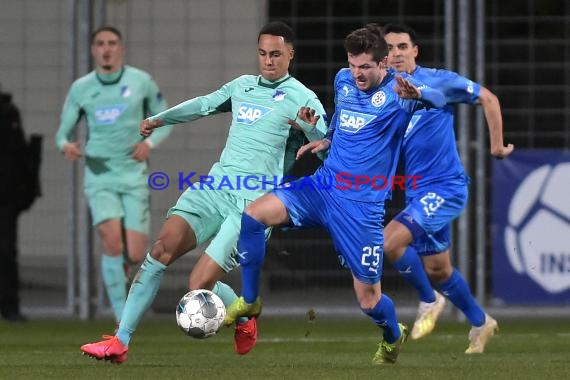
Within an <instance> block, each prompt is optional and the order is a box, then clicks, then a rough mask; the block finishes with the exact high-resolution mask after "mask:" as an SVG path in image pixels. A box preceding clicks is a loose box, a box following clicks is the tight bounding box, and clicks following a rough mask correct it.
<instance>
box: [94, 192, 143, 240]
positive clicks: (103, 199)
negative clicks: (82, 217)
mask: <svg viewBox="0 0 570 380" xmlns="http://www.w3.org/2000/svg"><path fill="white" fill-rule="evenodd" d="M85 195H86V197H87V202H88V203H89V208H90V210H91V218H92V219H93V225H94V226H96V225H98V224H100V223H102V222H104V221H106V220H109V219H122V222H123V227H124V228H125V229H126V230H133V231H137V232H141V233H143V234H146V235H148V233H149V230H150V207H149V206H150V205H149V203H150V202H149V197H150V195H149V190H148V187H146V186H145V187H140V188H134V189H132V190H130V191H128V192H123V191H116V190H114V189H111V188H104V187H97V188H86V189H85Z"/></svg>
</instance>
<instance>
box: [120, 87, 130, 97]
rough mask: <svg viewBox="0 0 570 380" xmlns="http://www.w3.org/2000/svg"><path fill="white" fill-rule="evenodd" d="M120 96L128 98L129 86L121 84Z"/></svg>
mask: <svg viewBox="0 0 570 380" xmlns="http://www.w3.org/2000/svg"><path fill="white" fill-rule="evenodd" d="M121 96H122V97H123V98H128V97H129V96H131V89H130V88H129V86H121Z"/></svg>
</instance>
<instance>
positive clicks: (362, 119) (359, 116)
mask: <svg viewBox="0 0 570 380" xmlns="http://www.w3.org/2000/svg"><path fill="white" fill-rule="evenodd" d="M374 119H376V116H374V115H368V114H365V113H360V112H352V111H347V110H344V109H343V110H341V111H340V129H342V130H343V131H346V132H352V133H356V132H358V131H359V130H361V129H362V127H364V126H365V125H367V124H369V123H370V122H371V121H372V120H374Z"/></svg>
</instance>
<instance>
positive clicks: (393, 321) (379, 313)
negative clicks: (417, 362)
mask: <svg viewBox="0 0 570 380" xmlns="http://www.w3.org/2000/svg"><path fill="white" fill-rule="evenodd" d="M362 311H363V312H364V314H366V315H368V316H369V317H370V318H372V320H373V321H374V323H376V324H377V325H378V326H380V327H382V328H383V329H384V334H383V335H384V340H386V342H388V343H394V342H395V341H397V340H398V339H399V338H400V335H401V333H400V327H399V326H398V319H397V317H396V309H395V308H394V302H392V300H391V299H390V297H388V296H387V295H386V294H382V295H381V296H380V301H378V303H377V304H376V306H374V308H373V309H362Z"/></svg>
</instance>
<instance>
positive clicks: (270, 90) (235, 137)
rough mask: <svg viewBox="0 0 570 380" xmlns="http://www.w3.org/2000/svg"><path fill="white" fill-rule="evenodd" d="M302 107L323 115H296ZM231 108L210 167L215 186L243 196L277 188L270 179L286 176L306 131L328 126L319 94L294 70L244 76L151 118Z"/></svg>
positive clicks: (312, 135)
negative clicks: (313, 118)
mask: <svg viewBox="0 0 570 380" xmlns="http://www.w3.org/2000/svg"><path fill="white" fill-rule="evenodd" d="M303 106H307V107H310V108H312V109H314V110H315V111H316V113H317V114H318V115H320V116H321V117H320V119H319V121H318V123H317V125H316V126H314V127H313V126H311V125H308V124H306V123H304V122H303V121H301V120H300V119H299V120H296V119H297V112H298V111H299V108H300V107H303ZM228 111H231V112H232V123H231V126H230V129H229V134H228V138H227V141H226V145H225V147H224V150H223V152H222V154H221V156H220V160H219V161H218V162H216V163H215V164H214V165H213V166H212V168H211V170H210V173H209V175H210V176H211V177H213V178H214V181H211V186H212V187H213V188H215V189H217V188H220V189H226V190H235V191H238V192H239V195H240V196H241V197H243V198H245V199H255V198H257V197H259V196H260V195H262V194H263V193H265V192H267V190H268V189H269V190H270V189H272V188H273V187H274V186H273V185H272V184H271V183H272V182H273V181H274V180H275V179H277V180H280V179H282V178H283V176H284V175H285V173H286V172H287V170H289V169H290V168H291V167H292V165H293V161H294V157H295V156H294V154H293V153H294V152H295V151H296V150H297V149H298V148H299V147H300V146H301V144H302V143H303V140H304V136H303V134H304V135H305V136H306V137H307V138H308V140H309V141H313V140H318V139H322V138H323V137H324V135H325V133H326V129H327V126H326V121H325V120H326V114H325V110H324V108H323V106H322V104H321V103H320V101H319V99H318V98H317V96H316V95H315V93H314V92H313V91H311V90H309V89H308V88H307V87H305V86H304V85H303V84H302V83H300V82H299V81H298V80H296V79H295V78H293V77H291V76H290V75H286V76H285V77H283V78H281V79H279V80H277V81H275V82H268V81H267V80H264V79H263V78H262V77H261V76H254V75H243V76H240V77H238V78H236V79H234V80H233V81H231V82H228V83H226V84H225V85H223V86H222V87H221V88H220V89H218V90H217V91H215V92H212V93H210V94H208V95H205V96H199V97H196V98H193V99H190V100H188V101H186V102H184V103H181V104H179V105H177V106H175V107H173V108H171V109H169V110H167V111H164V112H161V113H159V114H158V115H154V116H152V117H151V119H153V120H154V119H160V120H162V121H164V122H165V123H167V124H176V123H183V122H188V121H193V120H196V119H199V118H201V117H203V116H208V115H211V114H215V113H218V112H228ZM289 120H296V121H297V123H298V124H299V125H300V126H301V128H302V130H303V133H299V131H297V130H295V129H293V128H292V127H291V126H290V125H289V124H288V121H289ZM158 130H160V128H159V129H158ZM153 135H154V133H153ZM245 177H248V179H247V186H246V187H247V188H244V184H245ZM221 181H226V182H224V183H225V184H226V186H221V187H220V186H219V185H221V184H222V182H221ZM267 182H269V185H267ZM264 183H265V184H264ZM190 191H193V190H190ZM183 196H184V195H183Z"/></svg>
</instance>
